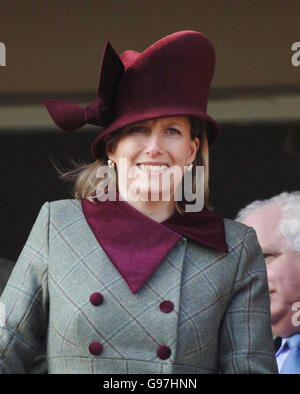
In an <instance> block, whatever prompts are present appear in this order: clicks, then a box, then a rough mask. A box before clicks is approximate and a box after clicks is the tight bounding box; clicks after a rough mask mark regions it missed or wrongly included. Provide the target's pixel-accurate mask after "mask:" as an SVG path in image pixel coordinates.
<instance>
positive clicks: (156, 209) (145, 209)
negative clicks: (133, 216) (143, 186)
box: [126, 198, 176, 223]
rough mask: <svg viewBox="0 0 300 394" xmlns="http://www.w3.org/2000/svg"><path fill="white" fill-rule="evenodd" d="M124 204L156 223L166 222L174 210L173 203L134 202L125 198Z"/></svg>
mask: <svg viewBox="0 0 300 394" xmlns="http://www.w3.org/2000/svg"><path fill="white" fill-rule="evenodd" d="M126 202H127V203H128V204H130V205H132V206H133V207H134V208H135V209H137V210H138V211H140V212H141V213H143V214H144V215H146V216H148V217H150V218H151V219H152V220H155V221H156V222H158V223H161V222H164V221H165V220H167V219H168V218H169V217H170V216H172V214H173V213H174V212H175V209H176V208H175V203H174V201H134V200H130V198H127V200H126Z"/></svg>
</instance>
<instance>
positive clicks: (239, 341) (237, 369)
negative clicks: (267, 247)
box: [219, 228, 278, 374]
mask: <svg viewBox="0 0 300 394" xmlns="http://www.w3.org/2000/svg"><path fill="white" fill-rule="evenodd" d="M219 362H220V365H219V367H220V372H221V373H229V374H242V373H245V374H249V373H262V374H266V373H277V372H278V371H277V364H276V359H275V352H274V344H273V338H272V330H271V317H270V299H269V289H268V282H267V273H266V266H265V262H264V257H263V254H262V251H261V248H260V246H259V244H258V241H257V237H256V233H255V231H254V230H253V229H252V228H249V229H248V231H247V234H246V236H245V240H244V243H243V247H242V250H241V254H240V261H239V265H238V269H237V273H236V277H235V281H234V284H233V289H232V298H231V302H230V304H229V306H228V308H227V311H226V313H225V316H224V319H223V323H222V327H221V332H220V345H219Z"/></svg>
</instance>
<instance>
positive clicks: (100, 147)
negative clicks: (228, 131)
mask: <svg viewBox="0 0 300 394" xmlns="http://www.w3.org/2000/svg"><path fill="white" fill-rule="evenodd" d="M170 116H188V117H195V118H200V119H203V120H205V121H206V122H207V124H208V126H209V130H208V142H209V144H211V143H212V142H214V140H215V139H216V137H217V136H218V135H219V134H220V126H219V125H218V124H217V122H216V121H215V120H214V119H213V118H212V117H211V116H209V115H208V114H207V113H206V112H204V111H199V109H193V108H182V109H178V107H176V108H158V109H155V110H151V111H149V110H148V111H145V113H143V112H141V113H135V114H130V113H128V114H126V115H125V116H122V117H121V118H119V119H118V118H117V120H116V121H114V122H112V123H111V124H110V125H109V126H108V127H106V128H104V129H103V130H102V131H101V132H100V134H99V135H98V136H97V137H96V139H95V140H94V141H93V143H92V146H91V152H92V155H93V157H94V158H99V157H103V154H104V153H105V146H104V145H105V144H104V141H103V138H104V137H105V136H106V135H108V134H111V133H114V132H117V131H119V130H121V129H123V128H124V127H126V126H129V125H131V124H134V123H137V122H141V121H144V120H149V119H156V118H164V117H170Z"/></svg>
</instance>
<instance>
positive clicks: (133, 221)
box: [81, 199, 228, 293]
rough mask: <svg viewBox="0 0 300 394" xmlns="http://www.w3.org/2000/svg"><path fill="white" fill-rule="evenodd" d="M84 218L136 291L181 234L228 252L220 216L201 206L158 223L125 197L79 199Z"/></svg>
mask: <svg viewBox="0 0 300 394" xmlns="http://www.w3.org/2000/svg"><path fill="white" fill-rule="evenodd" d="M81 203H82V209H83V213H84V215H85V218H86V221H87V223H88V224H89V226H90V228H91V229H92V231H93V233H94V235H95V237H96V239H97V240H98V242H99V243H100V245H101V246H102V248H103V250H104V251H105V253H106V254H107V256H108V257H109V259H110V260H111V262H112V263H113V264H114V266H115V267H116V268H117V270H118V271H119V273H120V274H121V276H122V277H123V279H124V280H125V281H126V283H127V285H128V286H129V288H130V290H131V291H132V293H136V292H137V291H138V290H139V289H141V288H142V286H143V285H144V284H145V283H146V282H147V281H148V279H149V278H150V277H151V276H152V275H153V273H154V272H155V270H156V269H157V267H158V266H159V264H160V263H161V262H162V261H163V260H164V258H165V257H166V256H167V254H168V253H169V251H170V250H171V249H172V248H173V247H174V245H175V244H176V243H177V242H178V240H179V239H180V238H181V237H182V236H186V237H188V238H190V239H193V240H195V241H197V242H200V243H201V244H203V245H206V246H208V247H211V248H213V249H216V250H219V251H221V252H225V253H226V252H227V251H228V249H227V244H226V239H225V229H224V220H223V217H222V216H220V215H218V214H216V213H213V212H210V211H208V210H206V209H203V210H202V211H200V212H193V213H186V214H185V215H181V214H180V213H179V212H177V211H175V213H174V214H173V215H172V216H171V217H169V218H168V219H167V220H165V221H164V222H162V223H158V222H156V221H154V220H152V219H151V218H149V217H148V216H146V215H144V214H143V213H141V212H140V211H139V210H137V209H136V208H134V207H133V206H132V205H130V204H129V203H127V202H126V201H121V200H120V201H104V202H100V201H99V202H91V201H89V200H87V199H83V200H82V201H81Z"/></svg>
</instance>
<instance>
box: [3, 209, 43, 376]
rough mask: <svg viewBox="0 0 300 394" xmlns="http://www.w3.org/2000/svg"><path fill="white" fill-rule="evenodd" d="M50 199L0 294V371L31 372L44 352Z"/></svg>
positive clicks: (40, 213)
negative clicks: (0, 321)
mask: <svg viewBox="0 0 300 394" xmlns="http://www.w3.org/2000/svg"><path fill="white" fill-rule="evenodd" d="M48 229H49V203H48V202H46V203H45V204H44V205H43V206H42V208H41V210H40V212H39V215H38V217H37V219H36V221H35V223H34V225H33V227H32V230H31V232H30V235H29V237H28V239H27V242H26V244H25V246H24V248H23V250H22V252H21V254H20V256H19V258H18V260H17V262H16V264H15V267H14V269H13V271H12V274H11V276H10V278H9V280H8V282H7V285H6V287H5V289H4V291H3V293H2V296H1V298H0V303H1V304H0V306H1V311H2V315H3V314H4V319H3V316H2V323H1V327H0V372H1V373H28V372H29V373H30V370H31V368H33V367H35V368H36V360H39V359H43V357H41V355H42V354H45V353H46V340H47V326H48V285H47V284H48V280H47V272H48V271H47V269H48V264H47V263H48V234H49V231H48Z"/></svg>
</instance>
